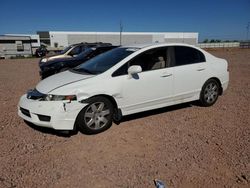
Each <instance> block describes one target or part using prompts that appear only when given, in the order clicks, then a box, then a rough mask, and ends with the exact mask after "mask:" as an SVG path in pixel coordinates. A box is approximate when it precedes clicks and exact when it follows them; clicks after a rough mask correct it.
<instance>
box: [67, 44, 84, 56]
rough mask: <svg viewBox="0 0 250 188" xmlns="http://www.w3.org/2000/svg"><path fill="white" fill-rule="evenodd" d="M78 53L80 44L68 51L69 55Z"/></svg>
mask: <svg viewBox="0 0 250 188" xmlns="http://www.w3.org/2000/svg"><path fill="white" fill-rule="evenodd" d="M79 53H81V46H76V47H75V48H74V49H72V50H71V51H70V52H69V55H71V56H73V55H78V54H79Z"/></svg>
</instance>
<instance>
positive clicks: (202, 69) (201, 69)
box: [197, 68, 205, 71]
mask: <svg viewBox="0 0 250 188" xmlns="http://www.w3.org/2000/svg"><path fill="white" fill-rule="evenodd" d="M204 70H205V68H200V69H197V71H204Z"/></svg>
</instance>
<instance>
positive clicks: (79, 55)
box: [76, 48, 94, 58]
mask: <svg viewBox="0 0 250 188" xmlns="http://www.w3.org/2000/svg"><path fill="white" fill-rule="evenodd" d="M93 51H94V50H93V49H91V48H87V49H85V50H84V51H83V52H82V53H80V54H78V55H77V56H76V58H84V57H86V56H88V55H89V54H90V53H91V52H93Z"/></svg>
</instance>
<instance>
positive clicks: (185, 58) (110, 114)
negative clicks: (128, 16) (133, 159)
mask: <svg viewBox="0 0 250 188" xmlns="http://www.w3.org/2000/svg"><path fill="white" fill-rule="evenodd" d="M228 83H229V72H228V63H227V61H226V60H224V59H221V58H217V57H215V56H213V55H211V54H209V53H208V52H206V51H204V50H202V49H199V48H197V47H194V46H190V45H185V44H154V45H135V46H123V47H119V48H115V49H113V50H110V51H108V52H105V53H103V54H101V55H99V56H96V57H94V58H92V59H90V60H88V61H87V62H85V63H83V64H81V65H79V66H78V67H76V68H74V69H72V70H70V71H65V72H62V73H59V74H56V75H53V76H51V77H48V78H46V79H44V80H42V81H41V82H40V83H38V85H37V86H36V88H35V89H33V90H30V91H29V92H28V93H27V94H24V95H23V96H22V97H21V99H20V101H19V105H18V114H19V116H20V117H22V118H23V119H25V120H27V121H29V122H32V123H34V124H35V125H37V126H42V127H50V128H53V129H56V130H73V129H75V128H78V129H79V130H81V131H84V132H88V133H93V134H95V133H100V132H102V131H104V130H106V129H108V128H109V127H110V126H111V125H112V121H113V120H115V121H118V120H120V119H121V117H122V116H126V115H129V114H134V113H138V112H142V111H147V110H152V109H157V108H161V107H165V106H170V105H175V104H180V103H185V102H189V101H196V100H198V101H199V102H200V104H201V105H203V106H211V105H213V104H214V103H215V102H216V101H217V99H218V97H219V95H222V93H223V92H224V91H225V90H226V89H227V86H228Z"/></svg>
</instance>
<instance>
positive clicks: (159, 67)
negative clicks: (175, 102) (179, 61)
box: [114, 47, 173, 115]
mask: <svg viewBox="0 0 250 188" xmlns="http://www.w3.org/2000/svg"><path fill="white" fill-rule="evenodd" d="M167 58H168V57H167V48H166V47H165V48H157V49H153V50H148V51H146V52H143V53H141V54H139V55H138V56H136V57H135V58H133V59H132V60H130V61H129V62H128V63H126V64H125V65H123V66H122V67H121V68H120V70H119V69H118V70H117V72H116V73H115V74H114V76H117V75H118V76H119V75H121V73H122V74H123V73H124V71H126V74H125V75H122V77H120V78H119V79H120V82H121V84H122V87H121V88H122V91H121V98H120V99H119V104H120V108H121V109H122V112H123V114H124V115H126V114H130V113H135V112H140V111H145V110H150V109H154V108H159V107H162V106H164V104H166V103H167V102H169V100H170V99H171V97H172V95H173V72H172V71H173V68H170V67H168V61H169V60H168V59H167ZM132 65H140V66H141V67H142V72H141V73H138V74H137V75H134V76H132V77H130V76H129V75H128V74H127V70H128V68H129V67H130V66H132Z"/></svg>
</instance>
